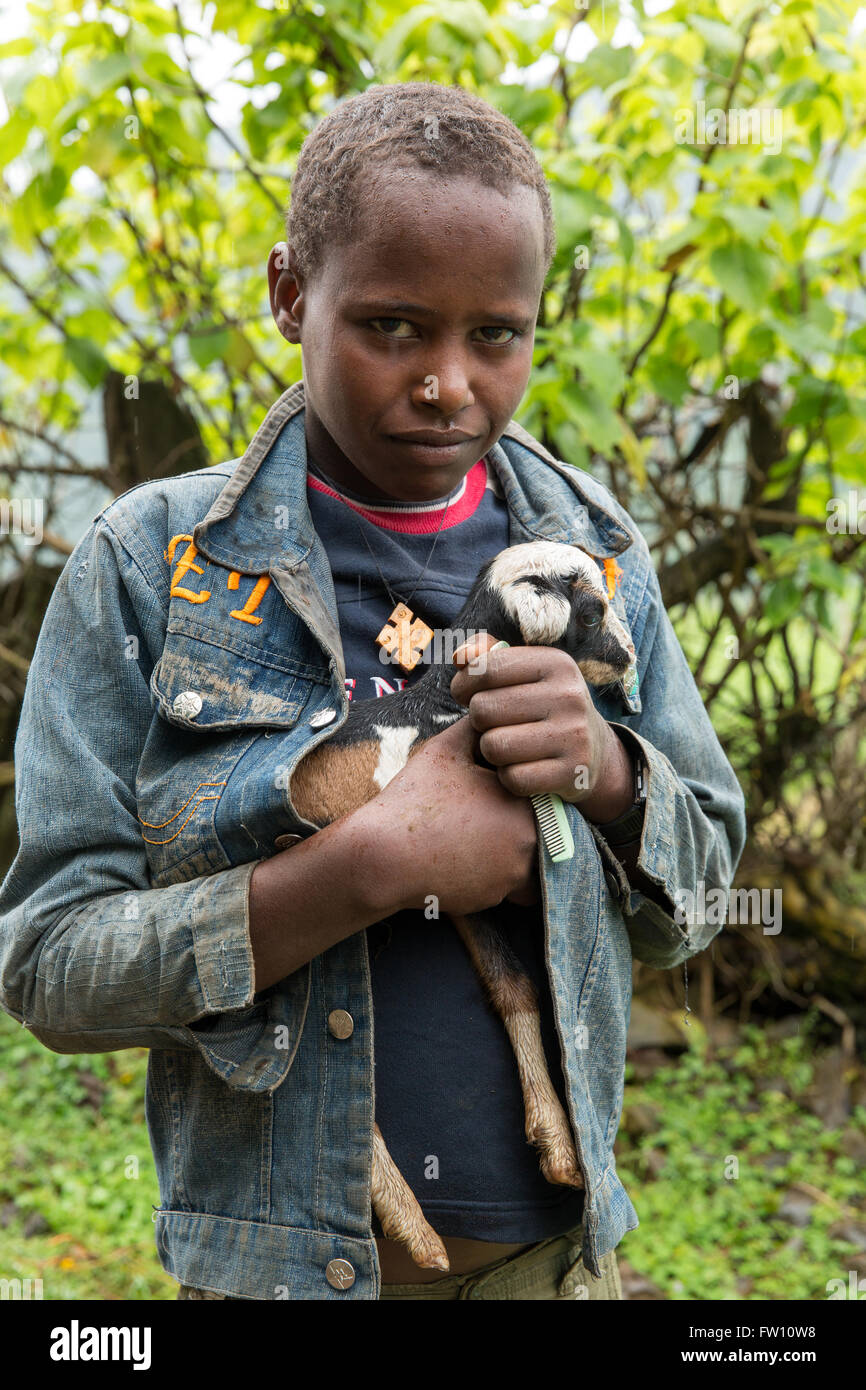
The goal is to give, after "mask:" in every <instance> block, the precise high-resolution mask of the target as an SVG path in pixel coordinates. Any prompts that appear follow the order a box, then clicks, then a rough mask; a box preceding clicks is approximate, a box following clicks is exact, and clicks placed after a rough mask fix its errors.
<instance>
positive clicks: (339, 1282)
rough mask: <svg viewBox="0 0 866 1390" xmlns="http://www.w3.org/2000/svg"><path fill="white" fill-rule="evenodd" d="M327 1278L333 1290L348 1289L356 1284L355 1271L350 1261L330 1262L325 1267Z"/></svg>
mask: <svg viewBox="0 0 866 1390" xmlns="http://www.w3.org/2000/svg"><path fill="white" fill-rule="evenodd" d="M325 1278H326V1279H327V1281H328V1283H329V1284H330V1285H331V1288H332V1289H348V1288H350V1287H351V1286H352V1284H354V1282H355V1271H354V1269H353V1268H352V1266H351V1265H350V1264H349V1261H348V1260H329V1261H328V1263H327V1264H326V1265H325Z"/></svg>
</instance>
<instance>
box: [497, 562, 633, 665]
mask: <svg viewBox="0 0 866 1390" xmlns="http://www.w3.org/2000/svg"><path fill="white" fill-rule="evenodd" d="M477 595H478V598H479V599H480V600H481V602H482V604H483V606H484V607H485V609H486V610H487V611H486V613H485V626H486V627H487V629H488V631H490V632H491V633H494V634H495V635H496V636H498V637H502V638H503V639H504V640H506V641H511V642H512V643H522V644H523V645H525V646H545V647H561V648H562V650H563V651H567V652H568V654H569V656H571V657H572V658H573V660H574V661H575V662H576V664H577V666H578V667H579V668H580V671H581V673H582V675H583V677H584V679H585V680H586V681H588V682H589V684H590V685H606V684H608V683H609V682H611V681H617V680H620V678H621V677H622V676H623V675H624V674H625V672H626V670H627V669H628V667H629V666H630V665H632V663H633V662H634V656H635V652H634V646H633V645H632V641H631V638H630V637H629V635H628V633H627V632H626V630H625V628H624V627H623V624H622V623H621V622H620V620H619V618H618V617H617V615H616V614H615V613H614V611H613V609H612V608H611V606H610V603H609V600H608V596H607V584H606V582H605V580H604V578H603V576H602V573H601V571H600V570H599V567H598V564H597V562H596V561H595V560H593V559H592V557H591V556H590V555H588V554H587V553H586V551H584V550H580V549H579V548H578V547H577V546H574V545H565V544H563V543H561V542H558V541H530V542H528V543H526V544H524V545H512V546H510V547H509V549H508V550H503V551H500V553H499V554H498V555H496V556H495V557H494V558H493V559H492V560H490V561H488V563H487V564H486V565H485V566H484V568H483V569H482V570H481V572H480V574H479V576H478V586H477Z"/></svg>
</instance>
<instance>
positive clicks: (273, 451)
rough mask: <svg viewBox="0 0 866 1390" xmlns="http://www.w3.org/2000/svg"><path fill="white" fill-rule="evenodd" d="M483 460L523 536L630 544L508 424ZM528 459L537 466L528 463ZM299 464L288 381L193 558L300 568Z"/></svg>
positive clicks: (299, 430) (298, 416) (299, 388)
mask: <svg viewBox="0 0 866 1390" xmlns="http://www.w3.org/2000/svg"><path fill="white" fill-rule="evenodd" d="M527 456H528V457H527ZM488 457H489V459H490V461H491V463H492V465H493V467H494V468H495V469H496V472H497V475H498V477H499V480H500V482H501V484H502V488H503V492H504V494H505V500H506V503H507V506H508V508H509V511H510V512H511V514H512V517H513V518H514V520H515V522H516V523H517V528H518V529H519V531H521V532H523V533H525V536H524V537H523V538H525V539H527V540H531V539H543V540H552V541H561V542H564V543H567V544H572V545H579V546H582V547H583V548H584V549H585V550H587V551H589V552H590V553H591V554H593V555H598V556H602V557H608V556H612V555H619V554H620V553H621V552H622V551H623V550H625V549H627V547H628V546H630V545H631V544H632V540H633V537H632V536H631V534H630V532H629V531H627V530H626V528H625V527H624V526H623V525H622V524H621V523H620V522H619V521H617V520H616V518H615V517H613V516H612V515H611V514H610V512H608V511H607V510H606V509H605V508H604V507H603V506H602V505H601V504H600V503H599V501H598V500H597V499H595V498H594V497H592V496H591V495H590V492H589V491H588V490H587V489H586V488H585V487H584V486H583V485H582V483H581V478H582V477H583V476H585V475H581V474H580V473H578V471H577V470H576V469H573V468H569V467H568V465H566V464H562V463H560V462H559V461H558V460H557V459H555V458H554V457H553V455H552V454H550V453H548V451H547V450H546V449H545V448H544V447H543V446H542V445H541V444H539V443H538V442H537V440H535V439H533V438H532V436H531V435H529V434H527V432H526V431H525V430H524V429H522V428H521V426H520V425H518V424H516V423H515V422H514V421H512V422H511V423H510V424H509V425H508V426H507V428H506V429H505V430H504V432H503V434H502V436H501V438H500V440H499V442H498V443H497V444H494V445H493V448H492V449H491V450H489V451H488ZM535 459H537V460H541V461H543V463H544V464H545V465H547V466H545V467H539V466H537V465H536V464H535V463H534V460H535ZM306 463H307V449H306V441H305V438H304V386H303V382H296V383H295V384H294V385H293V386H290V387H289V389H288V390H287V391H285V392H284V393H283V394H282V396H280V397H279V399H278V400H277V401H275V402H274V404H273V405H272V406H271V408H270V410H269V411H268V413H267V415H266V416H265V418H264V420H263V421H262V423H261V425H260V426H259V428H258V430H257V431H256V433H255V435H254V436H253V439H252V440H251V441H250V444H249V447H248V448H247V450H246V452H245V453H244V455H243V457H242V458H241V460H240V461H239V463H238V465H237V467H236V468H235V470H234V473H233V474H232V476H231V478H230V479H229V481H228V482H227V483H226V485H225V487H224V488H223V489H222V491H221V492H220V493H219V495H218V497H217V498H216V500H215V501H214V503H213V505H212V506H211V508H210V510H209V511H208V513H207V515H206V516H205V517H204V519H203V520H202V521H199V522H198V523H197V524H196V526H195V527H194V528H193V533H192V534H193V541H194V543H195V546H196V549H197V550H198V551H199V553H200V554H202V555H204V556H206V557H207V558H208V559H209V560H212V561H213V562H214V563H215V564H218V565H223V566H225V567H226V568H228V569H234V570H239V571H240V572H241V573H242V574H266V573H267V572H268V571H269V569H271V568H272V566H273V565H274V564H275V563H277V564H278V565H279V568H280V570H282V571H283V572H285V571H287V570H288V571H291V570H293V569H295V568H296V567H297V566H300V565H302V564H303V562H304V561H305V560H306V559H307V557H308V556H309V554H310V551H311V550H312V549H313V547H314V545H315V543H316V540H317V537H316V532H315V530H314V528H313V523H312V518H311V516H310V509H309V506H308V504H307V468H306ZM265 464H267V467H264V466H263V465H265ZM550 468H552V469H554V470H555V475H556V478H557V479H564V480H565V482H566V483H567V484H568V485H569V486H570V488H571V490H572V491H573V492H574V494H575V497H576V500H577V503H578V505H577V506H576V507H574V508H572V507H568V508H567V509H566V510H565V513H564V512H563V500H564V499H563V496H562V491H563V490H562V487H561V484H559V485H553V483H554V480H553V478H551V476H550V472H549V469H550ZM566 497H567V494H566ZM515 539H517V537H514V536H512V540H515Z"/></svg>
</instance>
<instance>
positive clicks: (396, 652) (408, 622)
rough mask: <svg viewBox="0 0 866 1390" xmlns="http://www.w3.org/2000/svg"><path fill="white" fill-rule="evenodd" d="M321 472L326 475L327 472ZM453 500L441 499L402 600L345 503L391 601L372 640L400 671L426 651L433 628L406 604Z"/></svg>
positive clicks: (427, 565) (411, 667) (351, 508)
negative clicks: (419, 562)
mask: <svg viewBox="0 0 866 1390" xmlns="http://www.w3.org/2000/svg"><path fill="white" fill-rule="evenodd" d="M319 472H320V473H321V469H319ZM324 476H325V477H326V478H327V475H324ZM331 486H332V487H333V484H331ZM335 491H339V489H335ZM458 491H459V489H458ZM346 500H348V499H346ZM453 500H454V499H453V498H449V500H448V501H447V502H446V503H445V506H444V507H443V508H442V515H441V517H440V518H439V525H438V526H437V528H436V534H435V536H434V537H433V544H432V545H431V547H430V554H429V555H428V556H427V560H426V563H425V565H424V568H423V569H422V571H421V573H420V574H419V576H418V578H417V580H416V581H415V586H414V588H413V589H412V592H411V594H410V595H409V597H408V598H407V599H404V600H401V598H400V596H399V594H395V593H394V590H393V589H392V588H391V585H390V584H389V583H388V581H387V579H386V578H385V576H384V574H383V573H382V569H381V566H380V564H379V561H378V560H377V558H376V554H375V551H374V550H373V547H372V546H371V544H370V542H369V540H368V538H367V536H366V535H365V533H364V529H363V527H362V526H361V522H360V520H359V517H358V513H357V511H356V509H355V507H354V506H352V505H351V504H350V505H349V511H350V512H352V514H353V516H354V518H355V525H356V526H357V527H358V532H359V534H360V536H361V539H362V541H363V542H364V544H365V545H366V547H367V549H368V551H369V552H370V559H371V560H372V561H373V564H374V565H375V566H376V572H377V574H378V575H379V578H380V579H381V581H382V585H383V587H384V589H385V592H386V593H387V595H388V597H389V598H390V600H391V603H392V604H393V608H392V610H391V613H390V614H389V616H388V620H387V622H386V623H385V626H384V627H383V628H382V630H381V632H380V633H379V635H378V636H377V638H376V644H377V646H379V647H381V648H383V649H384V650H385V651H386V652H387V653H388V655H389V657H390V658H391V660H392V661H393V662H394V663H395V664H396V665H397V666H399V667H400V669H401V670H402V671H405V672H406V674H407V675H409V673H410V672H411V671H414V669H415V667H416V666H417V665H418V663H419V661H420V660H421V656H422V654H423V652H424V651H426V649H427V647H429V645H430V643H431V642H432V640H433V629H432V628H431V627H428V625H427V623H425V622H424V620H423V618H421V617H417V616H416V615H415V614H414V613H413V611H412V609H411V608H410V607H409V605H410V603H411V602H412V599H413V597H414V596H415V594H416V593H417V592H418V586H419V585H420V583H421V581H422V579H423V578H424V576H425V575H426V573H427V571H428V569H429V568H430V562H431V560H432V559H433V552H434V551H435V549H436V542H437V541H438V540H439V537H440V535H441V533H442V527H443V526H444V524H445V517H446V514H447V512H448V508H449V507H450V506H451V502H452V501H453Z"/></svg>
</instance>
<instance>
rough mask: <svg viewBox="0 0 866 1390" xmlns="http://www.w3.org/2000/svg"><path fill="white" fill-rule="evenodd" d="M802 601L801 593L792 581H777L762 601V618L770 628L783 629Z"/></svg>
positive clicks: (798, 586) (799, 588) (797, 585)
mask: <svg viewBox="0 0 866 1390" xmlns="http://www.w3.org/2000/svg"><path fill="white" fill-rule="evenodd" d="M802 600H803V591H802V589H801V587H800V585H799V584H797V583H796V582H795V581H794V580H793V579H777V580H776V582H775V584H773V585H772V586H771V588H770V591H769V593H768V594H767V597H766V599H765V601H764V617H765V619H766V620H767V623H768V624H769V626H770V627H772V628H775V627H783V626H784V624H785V623H786V622H787V621H788V619H789V618H792V617H793V616H794V614H795V613H796V612H797V610H798V609H799V607H800V604H801V603H802Z"/></svg>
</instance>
